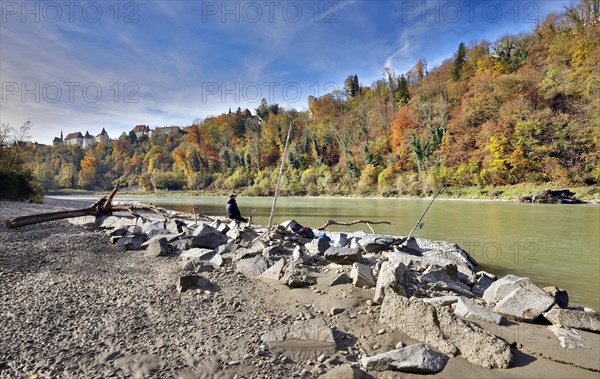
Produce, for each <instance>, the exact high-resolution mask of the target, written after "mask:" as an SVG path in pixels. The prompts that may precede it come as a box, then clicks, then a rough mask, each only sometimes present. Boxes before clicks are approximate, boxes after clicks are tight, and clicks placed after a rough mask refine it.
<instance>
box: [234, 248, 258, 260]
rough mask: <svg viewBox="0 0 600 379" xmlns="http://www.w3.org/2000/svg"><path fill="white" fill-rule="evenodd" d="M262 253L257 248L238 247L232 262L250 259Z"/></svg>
mask: <svg viewBox="0 0 600 379" xmlns="http://www.w3.org/2000/svg"><path fill="white" fill-rule="evenodd" d="M261 253H262V249H261V248H259V247H257V246H250V247H247V248H246V247H240V248H238V249H237V250H236V251H235V256H234V258H233V260H235V261H238V260H240V259H246V258H252V257H254V256H257V255H260V254H261Z"/></svg>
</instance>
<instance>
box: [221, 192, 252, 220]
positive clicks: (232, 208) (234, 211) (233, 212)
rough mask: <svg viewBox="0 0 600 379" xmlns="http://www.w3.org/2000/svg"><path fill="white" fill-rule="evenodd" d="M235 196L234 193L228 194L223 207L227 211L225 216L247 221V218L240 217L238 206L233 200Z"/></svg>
mask: <svg viewBox="0 0 600 379" xmlns="http://www.w3.org/2000/svg"><path fill="white" fill-rule="evenodd" d="M236 196H237V195H236V194H235V193H232V194H231V195H229V200H227V206H226V207H225V209H226V211H227V217H229V218H230V219H232V220H236V221H241V222H248V219H245V218H243V217H242V214H241V212H240V208H238V206H237V203H236V201H235V198H236Z"/></svg>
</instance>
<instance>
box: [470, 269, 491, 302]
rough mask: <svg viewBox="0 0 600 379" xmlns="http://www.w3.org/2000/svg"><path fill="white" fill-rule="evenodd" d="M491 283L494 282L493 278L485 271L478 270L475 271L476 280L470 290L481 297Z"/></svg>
mask: <svg viewBox="0 0 600 379" xmlns="http://www.w3.org/2000/svg"><path fill="white" fill-rule="evenodd" d="M492 283H494V278H493V277H492V276H490V275H489V274H488V273H487V272H484V271H480V272H478V273H477V282H475V285H474V286H473V288H471V292H473V294H474V295H475V296H479V297H481V296H483V294H484V292H485V290H487V289H488V288H489V287H490V286H491V285H492Z"/></svg>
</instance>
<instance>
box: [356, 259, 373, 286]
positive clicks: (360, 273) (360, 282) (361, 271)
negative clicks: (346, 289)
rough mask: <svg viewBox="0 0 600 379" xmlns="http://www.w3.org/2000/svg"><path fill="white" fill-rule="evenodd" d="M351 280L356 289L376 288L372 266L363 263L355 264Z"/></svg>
mask: <svg viewBox="0 0 600 379" xmlns="http://www.w3.org/2000/svg"><path fill="white" fill-rule="evenodd" d="M350 278H351V279H352V284H353V285H354V287H364V286H367V287H369V288H370V287H375V284H376V283H375V278H374V277H373V270H372V269H371V266H369V265H365V264H362V263H353V264H352V270H351V271H350Z"/></svg>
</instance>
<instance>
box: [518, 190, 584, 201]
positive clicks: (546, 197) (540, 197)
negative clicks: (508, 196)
mask: <svg viewBox="0 0 600 379" xmlns="http://www.w3.org/2000/svg"><path fill="white" fill-rule="evenodd" d="M519 202H521V203H540V204H585V201H583V200H579V199H578V198H576V197H575V192H572V191H570V190H568V189H563V190H543V191H541V192H540V193H538V194H537V195H532V196H519Z"/></svg>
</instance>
